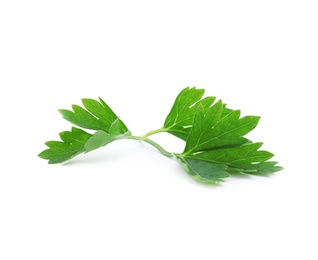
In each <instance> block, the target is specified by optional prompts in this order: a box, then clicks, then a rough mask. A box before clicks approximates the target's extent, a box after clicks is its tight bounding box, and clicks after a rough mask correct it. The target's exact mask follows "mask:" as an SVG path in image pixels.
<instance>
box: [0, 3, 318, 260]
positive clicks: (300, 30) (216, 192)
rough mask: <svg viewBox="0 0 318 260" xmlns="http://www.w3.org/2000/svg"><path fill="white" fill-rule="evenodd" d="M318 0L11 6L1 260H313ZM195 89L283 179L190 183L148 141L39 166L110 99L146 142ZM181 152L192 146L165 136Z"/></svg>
mask: <svg viewBox="0 0 318 260" xmlns="http://www.w3.org/2000/svg"><path fill="white" fill-rule="evenodd" d="M317 13H318V8H317V1H306V0H301V1H291V0H289V1H282V0H274V1H198V0H196V1H172V0H169V1H79V0H77V1H66V0H63V1H57V0H55V1H14V0H8V1H6V0H3V1H1V2H0V93H1V102H0V109H1V110H0V111H1V129H0V131H1V150H0V153H1V166H0V167H1V168H0V171H1V173H0V259H3V260H9V259H10V260H11V259H19V260H20V259H32V260H37V259H41V260H42V259H48V260H49V259H54V260H55V259H60V260H64V259H67V260H70V259H76V260H79V259H94V260H99V259H115V260H116V259H155V260H156V259H244V260H246V259H291V258H293V259H306V260H311V259H318V249H317V242H318V224H317V220H318V213H317V198H318V196H317V195H318V188H317V183H318V171H317V164H316V162H317V145H318V143H317V123H316V121H317V112H318V111H317V105H316V104H317V101H316V100H317V98H316V95H315V94H314V89H316V88H317V84H318V74H317V71H318V51H317V50H318V47H317V46H318V37H317V35H318V34H317V33H318V18H317V17H318V16H317ZM186 86H197V87H198V88H205V89H206V94H207V95H214V96H217V97H218V98H222V100H223V101H224V102H226V103H227V104H228V106H229V107H231V108H235V109H241V110H242V115H248V114H253V115H260V116H261V117H262V119H261V121H260V123H259V126H258V127H257V128H256V129H255V131H253V133H252V134H251V135H250V136H249V137H250V138H251V139H252V140H253V141H263V142H264V143H265V144H264V149H267V150H269V151H271V152H273V153H275V157H274V158H273V159H274V160H278V161H279V162H280V165H282V166H284V168H285V170H284V171H281V172H278V173H277V174H274V175H272V176H270V177H253V176H247V177H232V178H229V179H227V180H226V182H225V183H224V184H222V185H219V186H212V187H211V186H204V185H200V184H198V183H196V182H195V181H193V180H192V179H191V178H190V177H189V176H187V174H185V173H184V172H183V170H182V169H181V168H180V167H179V166H178V165H177V164H176V162H174V161H173V160H170V159H167V158H165V157H163V156H162V155H160V154H159V153H158V152H157V151H156V150H155V149H153V148H152V147H150V146H148V145H147V144H141V143H139V142H136V141H131V140H127V141H121V142H117V143H112V144H110V145H109V146H107V147H105V148H103V149H101V150H100V151H95V152H92V153H90V154H87V155H83V156H79V157H77V158H75V159H74V160H72V161H70V162H69V163H66V164H65V165H62V166H61V165H48V164H47V163H46V161H44V160H41V159H40V158H38V157H37V154H38V153H39V152H40V151H42V150H43V149H45V146H44V142H45V141H47V140H52V139H58V133H59V132H61V131H64V130H69V129H70V124H69V123H68V122H66V121H65V120H63V119H62V118H61V116H60V114H59V113H58V112H57V109H58V108H70V105H71V104H73V103H77V104H78V103H80V99H81V98H83V97H88V98H97V97H98V96H101V97H102V98H103V99H104V100H105V101H106V102H107V103H108V104H109V105H110V106H111V107H112V108H113V109H114V111H115V112H116V113H117V114H118V115H119V116H120V117H121V119H122V120H123V121H124V122H125V123H126V124H127V126H128V127H129V128H130V130H131V131H132V132H133V134H135V135H141V134H143V133H145V132H147V131H150V130H153V129H156V128H159V127H161V126H162V124H163V122H164V119H165V116H166V115H167V114H168V112H169V110H170V108H171V106H172V103H173V101H174V99H175V97H176V96H177V94H178V93H179V91H180V90H181V89H183V88H184V87H186ZM158 139H161V140H160V141H162V143H163V146H164V147H165V148H166V149H168V150H170V151H176V152H178V151H181V150H182V146H183V144H182V143H181V142H180V141H179V140H177V139H175V138H173V137H170V136H166V135H164V136H158V137H157V138H156V140H158Z"/></svg>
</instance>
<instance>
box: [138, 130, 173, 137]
mask: <svg viewBox="0 0 318 260" xmlns="http://www.w3.org/2000/svg"><path fill="white" fill-rule="evenodd" d="M166 130H167V129H165V128H159V129H156V130H153V131H150V132H148V133H146V134H145V135H144V136H143V137H145V138H147V137H148V136H151V135H154V134H158V133H162V132H166Z"/></svg>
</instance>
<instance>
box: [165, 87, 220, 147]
mask: <svg viewBox="0 0 318 260" xmlns="http://www.w3.org/2000/svg"><path fill="white" fill-rule="evenodd" d="M203 94H204V89H196V88H189V87H187V88H185V89H183V90H182V91H181V92H180V94H179V95H178V96H177V98H176V100H175V102H174V104H173V106H172V108H171V111H170V113H169V114H168V116H167V118H166V120H165V123H164V126H163V129H165V131H166V132H168V133H171V134H173V135H175V136H177V137H179V138H181V139H182V140H184V141H185V140H187V138H188V135H189V132H190V129H191V127H192V123H193V117H194V114H195V112H196V109H197V107H198V105H199V104H201V105H202V106H203V107H205V108H208V107H209V106H211V104H213V102H214V100H215V97H206V98H204V99H202V100H201V98H202V96H203Z"/></svg>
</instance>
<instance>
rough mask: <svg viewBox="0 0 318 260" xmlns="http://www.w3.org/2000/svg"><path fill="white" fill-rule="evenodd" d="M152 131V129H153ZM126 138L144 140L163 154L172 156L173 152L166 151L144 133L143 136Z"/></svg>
mask: <svg viewBox="0 0 318 260" xmlns="http://www.w3.org/2000/svg"><path fill="white" fill-rule="evenodd" d="M153 132H154V131H153ZM128 139H133V140H139V141H144V142H146V143H148V144H150V145H152V146H153V147H155V148H157V149H158V151H159V152H160V153H161V154H162V155H164V156H167V157H169V158H173V157H174V156H173V154H172V153H169V152H168V151H166V150H165V149H163V148H162V146H160V145H159V144H158V143H156V142H155V141H152V140H150V139H149V138H147V136H146V135H144V136H133V135H131V136H128Z"/></svg>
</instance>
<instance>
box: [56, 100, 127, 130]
mask: <svg viewBox="0 0 318 260" xmlns="http://www.w3.org/2000/svg"><path fill="white" fill-rule="evenodd" d="M99 101H100V102H98V101H96V100H94V99H88V98H84V99H82V103H83V105H84V107H85V108H86V109H87V110H85V109H84V108H82V107H80V106H78V105H72V108H73V111H70V110H67V109H59V112H60V113H61V114H62V115H63V118H64V119H66V120H68V121H70V122H71V123H72V124H74V125H77V126H79V127H83V128H86V129H92V130H103V131H106V132H108V131H109V130H110V128H112V132H113V133H115V134H123V133H126V132H127V131H128V128H127V126H126V125H125V124H124V123H123V122H122V121H121V120H120V119H119V118H118V116H116V114H115V113H114V112H113V111H112V110H111V108H110V107H109V106H108V105H107V104H106V103H105V102H104V101H103V100H102V99H101V98H99ZM114 124H115V126H114Z"/></svg>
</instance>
